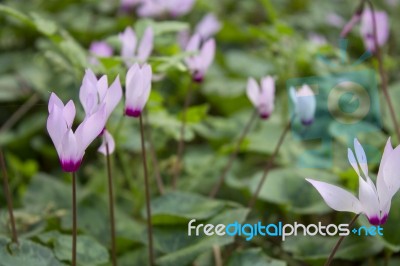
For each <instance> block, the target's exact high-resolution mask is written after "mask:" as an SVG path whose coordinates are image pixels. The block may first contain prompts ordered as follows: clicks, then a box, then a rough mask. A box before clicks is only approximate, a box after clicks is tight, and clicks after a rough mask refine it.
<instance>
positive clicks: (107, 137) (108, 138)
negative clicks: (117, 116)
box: [98, 130, 115, 155]
mask: <svg viewBox="0 0 400 266" xmlns="http://www.w3.org/2000/svg"><path fill="white" fill-rule="evenodd" d="M106 145H108V153H109V154H112V153H113V152H114V150H115V141H114V138H113V137H112V135H111V134H110V133H109V132H108V131H107V130H104V133H103V142H102V143H101V146H100V147H99V149H98V152H100V153H102V154H104V155H107V147H106Z"/></svg>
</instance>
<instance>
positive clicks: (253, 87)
mask: <svg viewBox="0 0 400 266" xmlns="http://www.w3.org/2000/svg"><path fill="white" fill-rule="evenodd" d="M246 93H247V97H248V98H249V100H250V101H251V103H252V104H253V105H254V107H256V108H258V102H259V98H260V88H259V86H258V84H257V81H256V80H255V79H254V78H249V79H248V81H247V88H246Z"/></svg>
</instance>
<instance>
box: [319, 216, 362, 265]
mask: <svg viewBox="0 0 400 266" xmlns="http://www.w3.org/2000/svg"><path fill="white" fill-rule="evenodd" d="M359 216H360V214H357V215H356V216H354V218H353V219H352V220H351V222H350V224H349V228H351V227H352V226H353V224H354V223H355V221H356V220H357V218H358V217H359ZM345 237H346V235H344V236H341V237H340V238H339V240H338V242H336V245H335V246H334V247H333V249H332V252H331V254H330V255H329V258H328V260H327V261H326V262H325V264H324V266H329V265H331V262H332V260H333V257H334V256H335V254H336V252H337V251H338V249H339V247H340V244H342V242H343V240H344V238H345Z"/></svg>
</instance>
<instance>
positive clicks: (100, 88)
mask: <svg viewBox="0 0 400 266" xmlns="http://www.w3.org/2000/svg"><path fill="white" fill-rule="evenodd" d="M107 89H108V78H107V76H106V75H103V76H102V77H101V78H100V79H99V80H98V81H97V94H98V99H97V103H101V102H103V100H104V97H105V96H106V93H107Z"/></svg>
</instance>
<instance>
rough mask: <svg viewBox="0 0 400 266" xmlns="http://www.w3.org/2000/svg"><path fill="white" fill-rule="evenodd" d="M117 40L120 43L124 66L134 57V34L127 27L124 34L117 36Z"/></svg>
mask: <svg viewBox="0 0 400 266" xmlns="http://www.w3.org/2000/svg"><path fill="white" fill-rule="evenodd" d="M119 39H120V41H121V43H122V48H121V57H122V58H123V59H124V60H125V63H126V64H129V63H130V61H131V60H132V58H133V57H134V56H135V50H136V41H137V40H136V34H135V32H134V31H133V29H132V28H131V27H127V28H126V29H125V31H124V32H122V33H120V34H119Z"/></svg>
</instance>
